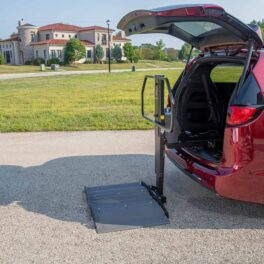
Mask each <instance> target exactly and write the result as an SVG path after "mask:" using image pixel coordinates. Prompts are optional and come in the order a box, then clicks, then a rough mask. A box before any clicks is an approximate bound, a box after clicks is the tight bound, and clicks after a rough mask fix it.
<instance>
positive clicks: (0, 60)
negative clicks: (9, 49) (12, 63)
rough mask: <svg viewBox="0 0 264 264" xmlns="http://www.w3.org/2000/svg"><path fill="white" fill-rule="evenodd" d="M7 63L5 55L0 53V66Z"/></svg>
mask: <svg viewBox="0 0 264 264" xmlns="http://www.w3.org/2000/svg"><path fill="white" fill-rule="evenodd" d="M4 63H5V59H4V55H3V54H2V53H0V65H2V64H4Z"/></svg>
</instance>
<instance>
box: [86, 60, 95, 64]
mask: <svg viewBox="0 0 264 264" xmlns="http://www.w3.org/2000/svg"><path fill="white" fill-rule="evenodd" d="M84 64H93V61H91V60H86V61H85V62H84Z"/></svg>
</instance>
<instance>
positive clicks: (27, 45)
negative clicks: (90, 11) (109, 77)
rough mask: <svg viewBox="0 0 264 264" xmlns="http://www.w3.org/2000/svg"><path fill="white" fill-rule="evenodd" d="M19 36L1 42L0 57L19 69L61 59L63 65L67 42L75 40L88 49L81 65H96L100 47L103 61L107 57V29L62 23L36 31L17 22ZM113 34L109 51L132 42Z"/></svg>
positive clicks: (121, 35)
mask: <svg viewBox="0 0 264 264" xmlns="http://www.w3.org/2000/svg"><path fill="white" fill-rule="evenodd" d="M17 30H18V32H17V34H13V35H12V36H11V37H10V38H8V39H5V40H0V53H2V54H3V55H4V59H5V63H7V64H14V65H20V64H25V62H27V61H32V60H33V59H36V58H42V59H44V60H45V62H47V60H49V59H52V58H59V59H60V60H61V61H64V51H65V46H66V44H67V42H68V41H69V40H70V39H72V38H76V39H80V40H81V42H82V44H83V45H84V46H85V50H86V57H85V58H83V59H82V60H81V61H79V62H80V63H82V62H84V61H86V60H90V61H92V62H94V61H95V46H96V45H97V44H100V45H101V46H102V48H103V50H104V58H103V60H106V59H107V56H108V41H107V40H108V28H105V27H100V26H91V27H79V26H74V25H68V24H63V23H56V24H50V25H46V26H42V27H37V26H34V25H32V24H28V23H25V22H24V20H23V19H22V20H20V21H19V22H18V27H17ZM113 33H114V30H113V29H110V31H109V35H110V36H109V40H110V47H111V48H113V47H114V46H115V45H119V46H120V47H121V48H122V47H123V46H124V44H125V43H127V42H130V40H129V39H127V38H126V37H125V36H124V34H123V33H119V34H118V35H117V36H114V35H113Z"/></svg>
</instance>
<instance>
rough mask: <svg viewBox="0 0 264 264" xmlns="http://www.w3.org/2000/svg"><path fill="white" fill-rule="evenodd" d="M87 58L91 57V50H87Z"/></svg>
mask: <svg viewBox="0 0 264 264" xmlns="http://www.w3.org/2000/svg"><path fill="white" fill-rule="evenodd" d="M87 58H88V59H91V58H92V51H91V50H87Z"/></svg>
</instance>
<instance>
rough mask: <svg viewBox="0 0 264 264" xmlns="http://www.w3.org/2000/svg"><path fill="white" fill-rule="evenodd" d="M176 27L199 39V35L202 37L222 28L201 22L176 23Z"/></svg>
mask: <svg viewBox="0 0 264 264" xmlns="http://www.w3.org/2000/svg"><path fill="white" fill-rule="evenodd" d="M175 26H176V27H178V28H180V29H182V30H184V31H185V32H187V33H189V34H191V35H193V36H195V37H198V36H199V35H202V34H204V33H207V32H209V31H212V30H215V29H219V28H221V27H220V26H219V25H217V24H215V23H211V22H200V21H193V22H176V23H175Z"/></svg>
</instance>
